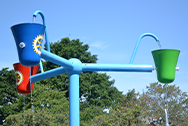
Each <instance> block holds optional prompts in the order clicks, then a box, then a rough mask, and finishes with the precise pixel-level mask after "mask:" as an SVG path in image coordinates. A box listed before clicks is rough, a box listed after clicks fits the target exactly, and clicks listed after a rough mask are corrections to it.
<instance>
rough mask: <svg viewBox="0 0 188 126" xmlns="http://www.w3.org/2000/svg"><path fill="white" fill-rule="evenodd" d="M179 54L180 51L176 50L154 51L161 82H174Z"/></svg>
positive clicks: (158, 77)
mask: <svg viewBox="0 0 188 126" xmlns="http://www.w3.org/2000/svg"><path fill="white" fill-rule="evenodd" d="M179 53H180V51H179V50H175V49H159V50H154V51H152V55H153V58H154V61H155V66H156V70H157V79H158V81H159V82H161V83H171V82H173V81H174V79H175V71H176V64H177V61H178V56H179Z"/></svg>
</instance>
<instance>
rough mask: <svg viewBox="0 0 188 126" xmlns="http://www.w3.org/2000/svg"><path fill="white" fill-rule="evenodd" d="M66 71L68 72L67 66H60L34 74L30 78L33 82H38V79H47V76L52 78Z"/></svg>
mask: <svg viewBox="0 0 188 126" xmlns="http://www.w3.org/2000/svg"><path fill="white" fill-rule="evenodd" d="M64 73H66V70H65V68H64V67H58V68H55V69H52V70H48V71H45V72H43V73H39V74H36V75H33V76H31V77H30V80H31V82H32V83H33V82H37V81H40V80H44V79H47V78H51V77H54V76H58V75H60V74H64Z"/></svg>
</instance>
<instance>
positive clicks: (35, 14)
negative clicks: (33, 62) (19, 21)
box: [33, 10, 50, 73]
mask: <svg viewBox="0 0 188 126" xmlns="http://www.w3.org/2000/svg"><path fill="white" fill-rule="evenodd" d="M38 14H40V16H41V17H42V21H43V25H44V26H45V27H46V29H45V40H46V48H47V51H49V52H50V44H49V40H48V33H47V26H46V20H45V17H44V14H43V13H42V11H40V10H37V11H35V13H34V14H33V16H34V17H36V16H37V15H38ZM39 64H40V70H41V72H42V73H43V72H44V70H43V65H42V61H41V60H40V63H39Z"/></svg>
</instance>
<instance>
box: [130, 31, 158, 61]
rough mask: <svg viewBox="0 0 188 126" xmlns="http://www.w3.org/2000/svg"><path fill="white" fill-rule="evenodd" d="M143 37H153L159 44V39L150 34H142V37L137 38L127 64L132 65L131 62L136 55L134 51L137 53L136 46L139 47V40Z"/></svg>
mask: <svg viewBox="0 0 188 126" xmlns="http://www.w3.org/2000/svg"><path fill="white" fill-rule="evenodd" d="M145 36H150V37H153V38H154V39H155V40H156V41H157V42H159V39H158V38H157V36H155V35H154V34H152V33H144V34H142V35H141V36H140V37H139V39H138V41H137V43H136V46H135V48H134V51H133V54H132V57H131V60H130V62H129V64H132V63H133V60H134V57H135V55H136V51H137V49H138V46H139V44H140V41H141V39H142V38H143V37H145Z"/></svg>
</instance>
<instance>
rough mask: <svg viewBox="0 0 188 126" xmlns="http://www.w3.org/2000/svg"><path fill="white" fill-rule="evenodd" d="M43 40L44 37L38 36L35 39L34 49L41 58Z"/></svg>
mask: <svg viewBox="0 0 188 126" xmlns="http://www.w3.org/2000/svg"><path fill="white" fill-rule="evenodd" d="M42 39H43V35H37V37H35V39H33V45H32V46H33V49H34V51H35V52H36V53H37V54H38V55H39V56H40V55H41V47H42Z"/></svg>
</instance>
